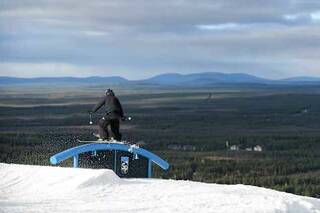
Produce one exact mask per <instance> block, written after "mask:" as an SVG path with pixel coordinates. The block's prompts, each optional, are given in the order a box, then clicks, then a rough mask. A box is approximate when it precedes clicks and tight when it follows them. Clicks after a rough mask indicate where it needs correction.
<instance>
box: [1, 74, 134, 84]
mask: <svg viewBox="0 0 320 213" xmlns="http://www.w3.org/2000/svg"><path fill="white" fill-rule="evenodd" d="M127 82H128V80H127V79H125V78H122V77H118V76H114V77H87V78H75V77H48V78H14V77H0V84H102V83H112V84H122V83H127Z"/></svg>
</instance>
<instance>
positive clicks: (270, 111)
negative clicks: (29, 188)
mask: <svg viewBox="0 0 320 213" xmlns="http://www.w3.org/2000/svg"><path fill="white" fill-rule="evenodd" d="M108 87H112V88H113V89H114V91H115V93H116V95H118V97H119V99H120V101H121V103H122V105H123V108H124V110H125V113H126V114H127V115H130V116H132V118H133V119H132V121H127V122H123V123H122V125H121V131H122V133H123V137H124V139H125V140H127V141H129V142H132V143H139V144H142V145H141V146H142V147H143V148H146V149H148V150H151V151H152V152H155V153H156V154H158V155H160V156H161V157H162V158H164V159H166V160H167V161H168V162H169V163H170V165H171V167H170V169H169V171H167V172H164V171H163V170H161V169H159V168H157V167H154V174H155V176H156V177H158V178H166V179H182V180H193V181H201V182H208V183H219V184H248V185H255V186H261V187H266V188H272V189H276V190H280V191H285V192H289V193H294V194H298V195H305V196H312V197H318V198H319V197H320V178H319V175H320V152H319V150H320V131H319V130H320V123H319V118H320V98H319V95H320V89H319V88H317V87H316V86H279V87H277V86H272V87H271V86H270V87H268V86H254V85H242V86H239V85H237V86H232V85H228V86H217V87H209V88H183V87H169V88H168V87H167V88H161V87H157V86H148V85H140V86H134V87H133V86H132V87H130V86H127V87H125V86H122V87H120V86H116V85H99V86H94V87H93V86H90V85H74V86H65V87H60V86H46V85H42V86H26V85H24V86H7V87H2V86H0V91H1V93H0V100H1V102H0V129H1V131H0V162H2V163H17V164H35V165H50V162H49V158H50V156H52V155H54V154H55V153H57V152H60V151H62V150H64V149H67V148H70V147H73V146H76V145H79V144H78V143H77V139H82V140H85V139H93V136H92V132H95V131H96V127H95V126H94V125H89V117H88V113H87V112H88V110H90V109H91V108H92V107H93V106H94V104H95V103H96V102H97V101H98V100H99V98H101V97H102V96H103V93H104V90H105V88H108ZM102 115H103V111H102V110H101V111H99V113H98V114H95V115H94V123H97V120H98V119H99V118H100V117H101V116H102ZM257 146H258V147H260V148H261V149H259V150H254V147H257ZM62 166H71V161H66V162H64V163H63V164H62Z"/></svg>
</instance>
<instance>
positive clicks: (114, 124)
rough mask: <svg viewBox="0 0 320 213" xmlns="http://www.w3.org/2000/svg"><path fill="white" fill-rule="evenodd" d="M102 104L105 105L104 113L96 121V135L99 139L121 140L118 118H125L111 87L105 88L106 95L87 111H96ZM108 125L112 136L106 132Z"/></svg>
mask: <svg viewBox="0 0 320 213" xmlns="http://www.w3.org/2000/svg"><path fill="white" fill-rule="evenodd" d="M102 106H105V115H104V116H103V117H102V118H101V119H100V120H99V122H98V133H99V135H97V137H99V140H110V139H115V140H117V141H121V133H120V131H119V129H120V119H121V120H125V116H124V115H123V110H122V106H121V104H120V101H119V99H118V98H117V97H116V96H115V94H114V92H113V91H112V89H107V90H106V95H105V96H104V97H103V98H102V99H101V100H100V101H99V102H98V103H97V104H96V105H95V106H94V107H93V109H92V111H90V112H89V113H90V114H92V113H95V112H97V111H98V110H99V109H100V108H101V107H102ZM108 126H110V129H111V133H112V137H110V135H109V132H108Z"/></svg>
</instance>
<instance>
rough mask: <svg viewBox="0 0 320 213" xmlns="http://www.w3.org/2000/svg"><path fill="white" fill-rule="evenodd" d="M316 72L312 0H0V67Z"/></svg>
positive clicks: (133, 74)
mask: <svg viewBox="0 0 320 213" xmlns="http://www.w3.org/2000/svg"><path fill="white" fill-rule="evenodd" d="M168 72H178V73H196V72H224V73H238V72H243V73H248V74H253V75H256V76H259V77H267V78H272V79H279V78H286V77H291V76H306V75H308V76H320V1H319V0H255V1H254V0H208V1H206V0H204V1H201V0H199V1H194V0H190V1H188V0H176V1H169V0H101V1H100V0H30V1H29V0H0V76H19V77H39V76H79V77H84V76H93V75H94V76H113V75H119V76H123V77H126V78H129V79H141V78H145V77H150V76H154V75H156V74H160V73H168Z"/></svg>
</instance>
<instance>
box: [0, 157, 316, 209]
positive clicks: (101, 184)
mask: <svg viewBox="0 0 320 213" xmlns="http://www.w3.org/2000/svg"><path fill="white" fill-rule="evenodd" d="M0 180H1V181H0V212H9V213H11V212H130V213H131V212H175V213H178V212H196V213H199V212H201V213H206V212H221V213H228V212H235V213H241V212H243V213H251V212H256V213H280V212H289V213H304V212H312V213H320V200H317V199H313V198H308V197H302V196H296V195H292V194H287V193H284V192H277V191H274V190H270V189H265V188H260V187H254V186H245V185H219V184H206V183H199V182H192V181H176V180H158V179H120V178H119V177H118V176H117V175H115V174H114V172H113V171H111V170H107V169H96V170H93V169H74V168H60V167H46V166H30V165H15V164H1V163H0Z"/></svg>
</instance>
